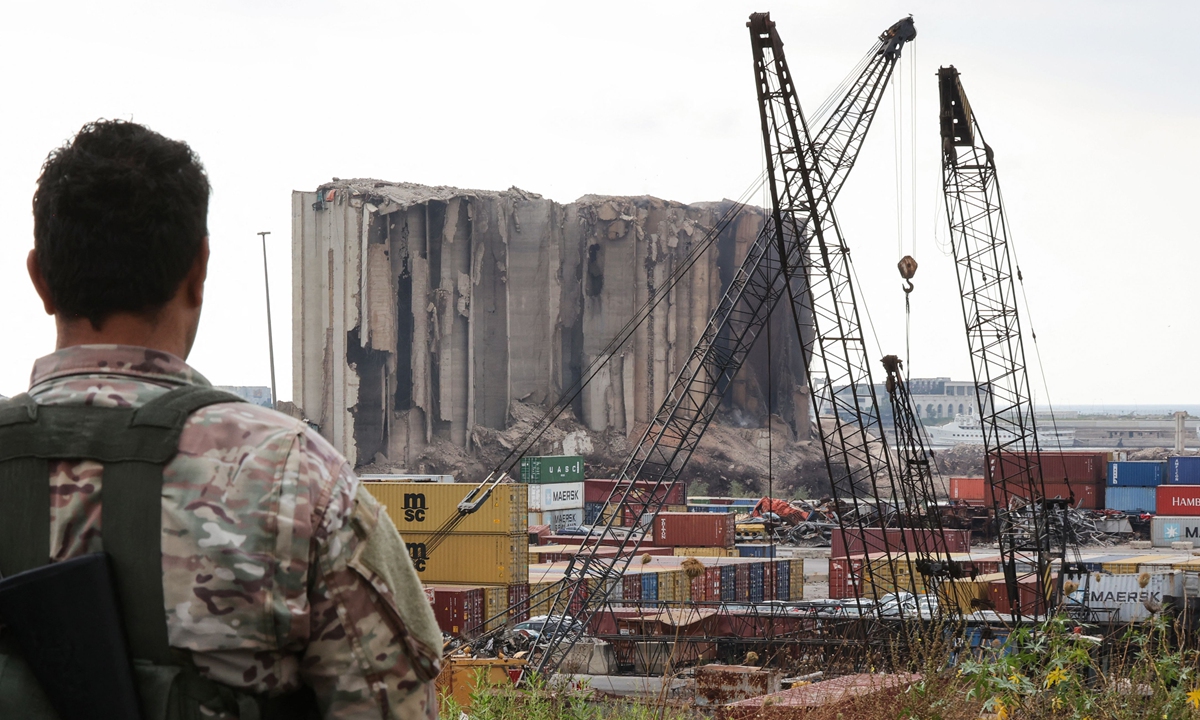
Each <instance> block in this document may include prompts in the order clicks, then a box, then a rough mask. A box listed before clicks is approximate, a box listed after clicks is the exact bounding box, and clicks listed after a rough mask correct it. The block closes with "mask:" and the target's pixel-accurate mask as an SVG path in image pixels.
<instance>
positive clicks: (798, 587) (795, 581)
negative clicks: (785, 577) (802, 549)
mask: <svg viewBox="0 0 1200 720" xmlns="http://www.w3.org/2000/svg"><path fill="white" fill-rule="evenodd" d="M788 562H790V563H791V566H792V570H791V573H792V574H791V583H790V584H789V586H788V591H789V592H790V593H791V599H792V600H803V599H804V558H792V559H791V560H789V561H788Z"/></svg>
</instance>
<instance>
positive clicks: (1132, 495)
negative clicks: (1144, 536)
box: [1104, 487, 1158, 512]
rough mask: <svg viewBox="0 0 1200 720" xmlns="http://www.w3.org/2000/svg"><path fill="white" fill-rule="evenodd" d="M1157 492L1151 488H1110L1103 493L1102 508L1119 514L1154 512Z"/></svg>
mask: <svg viewBox="0 0 1200 720" xmlns="http://www.w3.org/2000/svg"><path fill="white" fill-rule="evenodd" d="M1157 495H1158V490H1157V489H1156V488H1152V487H1110V488H1108V489H1107V490H1106V491H1105V492H1104V507H1106V508H1108V509H1109V510H1120V511H1121V512H1154V501H1155V497H1156V496H1157Z"/></svg>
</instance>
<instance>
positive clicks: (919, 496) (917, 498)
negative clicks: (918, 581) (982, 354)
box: [882, 355, 963, 615]
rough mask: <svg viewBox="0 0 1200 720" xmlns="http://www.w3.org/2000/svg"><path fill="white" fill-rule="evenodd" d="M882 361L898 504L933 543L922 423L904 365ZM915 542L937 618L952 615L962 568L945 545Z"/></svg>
mask: <svg viewBox="0 0 1200 720" xmlns="http://www.w3.org/2000/svg"><path fill="white" fill-rule="evenodd" d="M882 362H883V367H884V370H885V371H886V372H887V384H886V387H887V393H888V399H889V401H890V402H891V406H892V424H893V427H894V429H895V432H896V457H897V459H898V460H899V467H898V468H897V476H896V485H897V487H898V488H899V490H900V493H901V498H902V499H901V502H900V505H901V506H902V507H905V508H908V514H907V517H905V518H904V522H907V523H909V524H910V525H911V526H912V527H914V528H916V529H918V530H932V531H934V532H933V533H932V535H933V537H934V538H939V537H943V535H942V530H943V529H944V528H943V527H942V517H941V514H940V513H939V512H938V510H937V489H936V488H935V487H934V484H933V472H934V467H933V457H932V454H931V453H930V451H929V449H928V446H927V444H926V442H925V433H924V431H923V429H922V425H921V421H920V420H918V419H917V415H916V413H915V412H914V411H913V401H912V395H911V394H910V393H909V391H908V381H907V380H906V379H905V378H904V372H903V370H902V366H903V363H902V361H901V360H900V358H899V357H897V356H895V355H887V356H885V357H884V358H883V361H882ZM902 517H903V514H902ZM913 538H914V545H915V546H916V547H915V548H914V550H915V552H916V555H917V560H916V562H915V563H914V564H915V565H916V567H915V568H913V570H915V571H916V573H919V574H920V575H922V576H924V578H925V582H926V586H927V588H928V589H929V590H930V591H931V592H932V593H933V594H934V596H935V597H936V598H937V600H938V613H937V614H939V615H953V614H954V613H955V609H956V608H957V605H958V603H957V598H956V597H955V595H954V593H953V588H952V585H951V583H953V582H954V580H957V579H959V578H961V577H963V573H962V568H961V567H960V566H958V565H957V564H956V563H955V562H954V560H953V558H951V556H950V552H949V548H948V546H947V545H946V544H945V542H944V541H943V542H941V543H939V542H937V540H934V541H933V542H929V541H928V540H927V539H926V533H924V532H916V533H913Z"/></svg>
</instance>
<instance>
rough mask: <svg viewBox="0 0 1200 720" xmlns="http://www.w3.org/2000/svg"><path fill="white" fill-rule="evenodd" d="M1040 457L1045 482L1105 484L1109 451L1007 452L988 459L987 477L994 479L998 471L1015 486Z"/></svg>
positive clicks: (993, 455)
mask: <svg viewBox="0 0 1200 720" xmlns="http://www.w3.org/2000/svg"><path fill="white" fill-rule="evenodd" d="M1037 457H1040V458H1041V470H1042V480H1043V481H1044V482H1058V483H1061V482H1063V481H1064V480H1071V481H1075V480H1081V481H1088V480H1096V481H1100V482H1103V481H1104V477H1105V475H1106V474H1107V473H1108V453H1106V452H1057V451H1043V452H1041V453H1039V454H1038V455H1036V456H1035V455H1034V453H1014V452H1006V453H1003V454H1001V455H1000V457H999V458H997V456H996V454H994V453H993V454H992V455H990V456H989V457H988V463H987V476H988V477H989V478H990V477H992V475H993V473H995V472H996V471H997V469H999V470H1000V472H1001V473H1002V474H1003V475H1004V476H1005V477H1006V478H1009V482H1010V483H1012V482H1014V481H1015V480H1016V479H1017V478H1018V477H1023V476H1024V472H1022V470H1023V468H1024V467H1025V466H1026V464H1032V463H1035V462H1036V458H1037ZM997 461H999V462H997ZM1031 470H1033V468H1031Z"/></svg>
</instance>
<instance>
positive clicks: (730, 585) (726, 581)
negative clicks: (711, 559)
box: [721, 565, 737, 602]
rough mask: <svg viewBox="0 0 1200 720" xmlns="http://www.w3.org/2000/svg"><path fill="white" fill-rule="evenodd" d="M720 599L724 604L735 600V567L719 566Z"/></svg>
mask: <svg viewBox="0 0 1200 720" xmlns="http://www.w3.org/2000/svg"><path fill="white" fill-rule="evenodd" d="M721 599H722V600H724V601H726V602H731V601H733V600H737V566H736V565H722V566H721Z"/></svg>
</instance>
